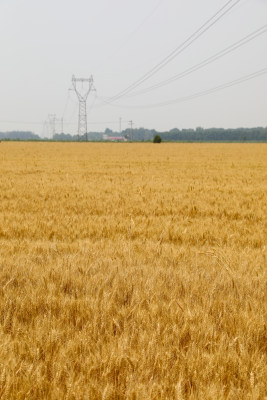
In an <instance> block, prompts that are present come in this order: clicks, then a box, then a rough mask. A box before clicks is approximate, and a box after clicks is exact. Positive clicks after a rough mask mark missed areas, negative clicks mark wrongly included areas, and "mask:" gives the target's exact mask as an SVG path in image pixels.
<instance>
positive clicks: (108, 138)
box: [103, 135, 127, 142]
mask: <svg viewBox="0 0 267 400" xmlns="http://www.w3.org/2000/svg"><path fill="white" fill-rule="evenodd" d="M103 140H106V141H109V142H127V139H126V138H125V137H123V136H108V135H103Z"/></svg>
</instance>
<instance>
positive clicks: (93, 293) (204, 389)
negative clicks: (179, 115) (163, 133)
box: [0, 142, 267, 400]
mask: <svg viewBox="0 0 267 400" xmlns="http://www.w3.org/2000/svg"><path fill="white" fill-rule="evenodd" d="M0 155H1V157H0V164H1V177H0V194H1V202H0V267H1V269H0V305H1V306H0V307H1V308H0V334H1V347H0V360H1V362H0V398H1V399H21V400H22V399H106V400H107V399H109V400H113V399H114V400H115V399H116V400H122V399H129V400H130V399H131V400H133V399H136V400H139V399H142V400H143V399H155V400H158V399H177V400H178V399H179V400H182V399H184V400H185V399H190V400H191V399H192V400H193V399H203V400H205V399H212V400H220V399H228V400H236V399H266V396H267V389H266V382H267V329H266V304H267V295H266V277H267V275H266V268H267V260H266V257H267V249H266V245H267V242H266V238H267V232H266V219H267V199H266V193H267V190H266V189H267V188H266V182H267V179H266V178H267V175H266V171H267V145H265V144H160V145H155V144H130V143H126V144H124V145H120V144H115V143H114V144H112V143H109V144H99V143H95V144H92V143H65V144H60V143H11V142H10V143H9V142H3V143H1V145H0Z"/></svg>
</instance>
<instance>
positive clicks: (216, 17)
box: [109, 0, 241, 102]
mask: <svg viewBox="0 0 267 400" xmlns="http://www.w3.org/2000/svg"><path fill="white" fill-rule="evenodd" d="M233 1H234V0H229V1H227V3H226V4H225V5H224V6H223V7H222V8H220V9H219V10H218V11H217V12H216V13H215V14H214V15H213V16H212V17H211V18H209V19H208V20H207V21H206V22H205V23H204V24H202V25H201V26H200V28H198V29H197V30H196V31H195V32H194V33H193V34H192V35H190V36H189V37H188V38H187V39H186V40H185V41H184V42H183V43H181V44H180V45H179V46H178V47H176V48H175V49H174V50H173V51H172V52H171V53H170V54H169V55H167V56H166V57H165V58H164V59H163V60H162V61H160V62H159V63H158V64H156V65H155V66H154V67H153V68H152V69H150V70H149V71H148V72H147V73H146V74H144V75H143V76H142V77H141V78H139V79H138V80H137V81H135V82H134V83H133V84H132V85H130V86H128V87H127V88H126V89H124V90H123V91H121V92H119V93H118V94H117V95H115V96H113V97H111V98H110V100H109V101H110V102H113V101H115V100H117V99H119V98H121V97H123V96H125V95H126V94H128V93H129V92H131V91H132V90H133V89H135V88H136V87H137V86H140V85H141V84H142V83H144V82H145V81H146V80H148V79H150V78H151V77H152V76H153V75H155V74H156V73H157V72H158V71H160V70H161V69H162V68H164V67H165V66H166V65H167V64H169V63H170V62H171V61H172V60H173V59H174V58H176V57H177V56H178V55H179V54H181V53H182V52H183V51H185V50H186V49H187V48H188V47H189V46H190V45H191V44H192V43H194V42H195V41H196V40H197V39H198V38H199V37H201V36H202V35H203V34H204V33H205V32H207V31H208V30H209V29H210V28H211V27H212V26H213V25H215V24H216V23H217V22H218V21H219V20H220V19H222V18H223V17H224V16H225V15H226V14H228V13H229V12H230V11H231V10H232V9H233V7H235V6H236V5H237V4H238V3H239V2H240V1H241V0H235V1H234V3H233ZM232 3H233V4H232Z"/></svg>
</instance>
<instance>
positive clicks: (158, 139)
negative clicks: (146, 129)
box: [153, 135, 162, 143]
mask: <svg viewBox="0 0 267 400" xmlns="http://www.w3.org/2000/svg"><path fill="white" fill-rule="evenodd" d="M161 140H162V139H161V137H160V136H159V135H155V136H154V139H153V143H161Z"/></svg>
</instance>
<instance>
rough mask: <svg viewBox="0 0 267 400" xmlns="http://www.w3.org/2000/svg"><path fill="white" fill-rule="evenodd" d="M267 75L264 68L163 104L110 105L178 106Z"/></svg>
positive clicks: (140, 106) (131, 107)
mask: <svg viewBox="0 0 267 400" xmlns="http://www.w3.org/2000/svg"><path fill="white" fill-rule="evenodd" d="M266 73H267V67H265V68H263V69H261V70H258V71H255V72H253V73H251V74H248V75H245V76H243V77H240V78H238V79H235V80H233V81H230V82H226V83H224V84H221V85H218V86H215V87H213V88H210V89H206V90H203V91H201V92H197V93H194V94H191V95H188V96H184V97H179V98H177V99H174V100H170V101H165V102H161V103H154V104H145V105H139V106H123V105H116V104H109V105H110V106H112V107H117V108H129V109H139V108H142V109H144V108H147V109H148V108H157V107H165V106H168V105H172V104H177V103H183V102H186V101H189V100H194V99H196V98H198V97H202V96H207V95H209V94H213V93H215V92H219V91H220V90H224V89H227V88H229V87H232V86H236V85H239V84H241V83H244V82H247V81H249V80H251V79H254V78H258V77H259V76H262V75H265V74H266Z"/></svg>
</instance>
